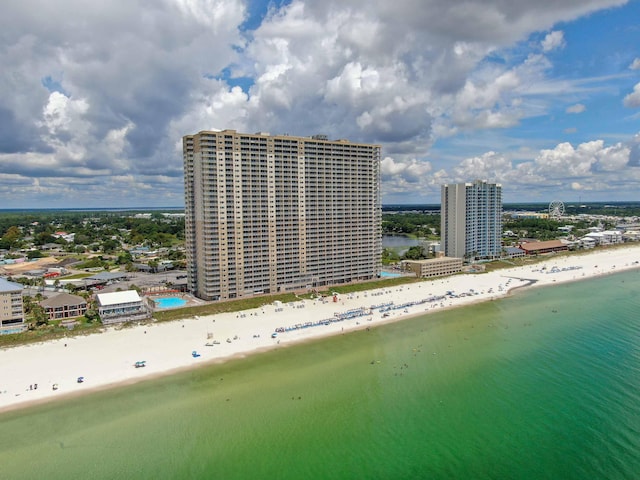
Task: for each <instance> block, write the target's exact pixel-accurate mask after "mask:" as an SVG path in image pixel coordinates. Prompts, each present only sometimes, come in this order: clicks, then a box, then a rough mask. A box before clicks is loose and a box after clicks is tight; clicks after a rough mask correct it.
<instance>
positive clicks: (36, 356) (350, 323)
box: [0, 244, 640, 414]
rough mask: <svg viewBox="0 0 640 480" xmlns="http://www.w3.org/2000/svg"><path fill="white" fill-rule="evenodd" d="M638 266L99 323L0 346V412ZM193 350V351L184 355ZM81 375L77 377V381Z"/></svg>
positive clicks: (639, 257)
mask: <svg viewBox="0 0 640 480" xmlns="http://www.w3.org/2000/svg"><path fill="white" fill-rule="evenodd" d="M638 268H640V245H638V244H636V245H633V246H629V247H623V248H616V249H611V250H598V251H594V252H589V253H586V254H584V255H576V256H569V257H560V258H556V257H549V258H547V259H545V260H544V261H542V262H540V263H536V264H534V265H530V266H522V267H512V268H506V269H501V270H497V271H494V272H489V273H479V274H458V275H453V276H449V277H439V278H437V279H435V280H423V281H421V282H418V283H413V284H408V285H403V286H398V287H388V288H378V289H372V290H367V291H362V292H357V293H351V294H345V295H339V296H338V298H337V300H338V301H337V302H334V301H333V299H331V298H330V297H326V298H325V299H324V300H321V299H314V300H298V301H295V302H291V303H286V304H279V303H278V302H276V303H275V304H268V305H264V306H262V307H259V308H255V309H252V310H245V311H241V312H230V313H222V314H215V315H207V316H202V317H197V316H196V317H192V318H189V319H184V320H176V321H172V322H166V323H152V324H146V325H136V326H132V327H127V328H120V329H117V328H114V327H108V328H107V330H106V331H105V332H103V333H99V334H95V335H90V336H81V337H72V338H66V339H57V340H52V341H48V342H42V343H37V344H30V345H23V346H16V347H11V348H4V349H0V414H2V413H4V412H8V411H15V410H19V409H23V408H28V407H31V406H36V405H42V404H45V403H49V402H55V401H61V400H63V399H68V398H72V397H76V396H79V395H84V394H88V393H91V392H96V391H102V390H107V389H111V388H118V387H121V386H126V385H131V384H135V383H138V382H140V381H144V380H149V379H154V378H159V377H163V376H168V375H173V374H176V373H180V372H184V371H186V370H190V369H193V368H198V367H200V366H205V365H214V364H216V363H217V364H220V363H225V362H227V361H230V360H235V359H240V358H244V357H247V356H249V355H254V354H258V353H261V352H264V351H268V350H272V349H276V348H283V347H286V346H290V345H295V344H300V343H304V342H309V341H315V340H319V339H321V338H326V337H329V336H333V335H339V334H343V333H348V332H352V331H355V330H360V329H364V328H371V327H374V326H379V325H384V324H387V323H392V322H397V321H401V320H405V319H408V318H413V317H416V316H422V315H426V314H428V313H430V312H439V311H443V310H447V309H450V308H457V307H461V306H468V305H472V304H475V303H480V302H485V301H491V300H496V299H499V298H504V297H506V296H508V295H513V294H515V293H516V292H517V291H518V290H523V289H525V288H527V289H528V288H536V287H538V286H547V285H553V284H554V283H558V284H559V283H566V282H575V281H579V280H586V279H589V278H593V277H597V276H602V275H608V274H613V273H619V272H621V271H626V270H631V269H638ZM449 293H452V294H451V295H449ZM391 302H393V307H394V308H392V309H388V310H386V311H385V310H384V308H385V307H383V308H379V307H376V308H372V307H374V306H380V305H387V306H388V305H389V303H391ZM354 312H355V313H354ZM356 314H357V316H351V315H356ZM329 320H331V321H330V322H329ZM305 324H314V325H313V326H304V325H305ZM296 325H298V326H300V325H302V326H301V327H300V328H296V329H291V330H288V331H285V332H280V333H278V334H277V336H276V337H275V338H272V333H273V332H275V331H276V329H289V328H290V327H293V326H296ZM214 340H215V341H216V342H219V343H216V344H213V341H214ZM194 351H195V352H197V356H193V355H192V352H194ZM143 360H144V361H146V367H144V368H135V367H134V364H135V362H137V361H143ZM81 376H82V377H84V382H82V383H78V382H77V378H78V377H81ZM54 384H56V385H57V387H58V388H57V389H56V390H54V389H53V385H54ZM34 386H36V388H33V387H34Z"/></svg>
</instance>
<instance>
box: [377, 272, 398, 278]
mask: <svg viewBox="0 0 640 480" xmlns="http://www.w3.org/2000/svg"><path fill="white" fill-rule="evenodd" d="M380 276H381V277H384V278H391V277H401V276H402V274H400V273H391V272H380Z"/></svg>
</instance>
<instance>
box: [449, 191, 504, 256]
mask: <svg viewBox="0 0 640 480" xmlns="http://www.w3.org/2000/svg"><path fill="white" fill-rule="evenodd" d="M440 214H441V220H440V222H441V225H440V226H441V229H440V230H441V236H442V240H441V243H442V245H443V247H444V252H445V255H446V256H447V257H459V258H464V259H466V260H473V259H491V258H498V257H500V252H501V239H502V185H500V184H496V183H488V182H486V181H480V180H477V181H475V182H473V183H458V184H453V185H442V203H441V208H440Z"/></svg>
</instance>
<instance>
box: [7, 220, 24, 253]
mask: <svg viewBox="0 0 640 480" xmlns="http://www.w3.org/2000/svg"><path fill="white" fill-rule="evenodd" d="M21 239H22V231H21V230H20V229H19V228H18V227H16V226H15V225H12V226H11V227H9V229H8V230H7V231H6V233H5V234H4V235H3V236H2V241H3V242H4V243H6V244H7V245H8V246H9V248H15V247H17V246H18V244H19V243H20V240H21Z"/></svg>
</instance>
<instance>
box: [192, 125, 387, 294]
mask: <svg viewBox="0 0 640 480" xmlns="http://www.w3.org/2000/svg"><path fill="white" fill-rule="evenodd" d="M183 155H184V172H185V214H186V217H185V230H186V232H185V233H186V254H187V270H188V287H189V290H190V291H191V292H192V293H194V294H195V295H196V296H198V297H200V298H203V299H206V300H218V299H223V300H224V299H229V298H239V297H246V296H250V295H255V294H261V293H276V292H285V291H292V290H299V289H304V288H316V287H325V286H330V285H336V284H343V283H348V282H357V281H364V280H371V279H373V278H376V276H377V275H378V274H379V272H380V262H381V253H382V243H381V221H382V212H381V197H380V146H378V145H367V144H357V143H352V142H349V141H346V140H337V141H329V140H327V138H326V137H325V136H321V135H317V136H314V137H292V136H287V135H279V136H272V135H269V134H266V133H257V134H242V133H237V132H236V131H235V130H224V131H220V132H210V131H202V132H199V133H197V134H195V135H187V136H185V137H184V138H183Z"/></svg>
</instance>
